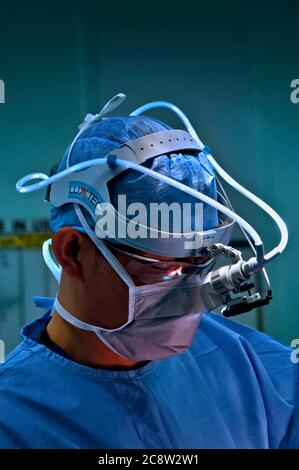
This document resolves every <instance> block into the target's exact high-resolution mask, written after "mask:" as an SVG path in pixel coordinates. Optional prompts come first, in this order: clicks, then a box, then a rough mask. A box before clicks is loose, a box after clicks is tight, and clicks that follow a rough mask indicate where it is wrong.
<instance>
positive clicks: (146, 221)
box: [95, 194, 203, 249]
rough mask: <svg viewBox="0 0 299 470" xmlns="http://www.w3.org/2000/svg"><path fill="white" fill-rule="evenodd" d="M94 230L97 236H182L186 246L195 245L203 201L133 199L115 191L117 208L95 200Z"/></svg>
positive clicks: (198, 242)
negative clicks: (136, 200)
mask: <svg viewBox="0 0 299 470" xmlns="http://www.w3.org/2000/svg"><path fill="white" fill-rule="evenodd" d="M95 206H96V207H95V214H96V217H97V219H98V220H97V222H96V227H95V232H96V235H97V237H98V238H101V239H105V238H118V239H127V238H131V239H136V238H143V239H146V238H150V239H153V238H183V239H184V246H185V248H187V249H197V248H200V247H201V246H202V241H203V236H202V232H203V204H202V203H193V204H192V203H183V204H179V203H177V202H173V203H171V204H167V203H166V202H160V203H157V202H152V203H149V204H146V205H145V204H143V203H141V202H134V203H130V204H128V205H127V200H126V195H124V194H120V195H118V204H117V208H114V206H113V205H112V204H111V203H108V202H107V203H101V202H97V203H96V204H95Z"/></svg>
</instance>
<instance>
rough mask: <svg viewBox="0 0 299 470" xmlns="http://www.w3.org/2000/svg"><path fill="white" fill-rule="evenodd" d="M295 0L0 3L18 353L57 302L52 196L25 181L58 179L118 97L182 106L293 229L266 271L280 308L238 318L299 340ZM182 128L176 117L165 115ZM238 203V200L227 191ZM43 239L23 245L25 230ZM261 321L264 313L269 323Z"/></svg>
mask: <svg viewBox="0 0 299 470" xmlns="http://www.w3.org/2000/svg"><path fill="white" fill-rule="evenodd" d="M298 20H299V4H298V2H297V1H296V0H286V1H277V0H272V1H271V2H267V1H264V2H263V1H251V2H249V1H248V2H240V1H225V2H224V1H217V0H215V1H214V2H203V1H201V0H199V1H197V2H184V3H181V4H178V3H176V2H173V3H171V2H167V1H165V2H155V1H152V2H150V3H148V2H147V3H142V2H135V1H130V2H121V1H119V2H102V1H100V0H87V1H83V0H72V1H71V0H62V1H58V0H52V1H51V2H43V3H41V2H40V1H36V0H28V1H26V2H22V1H11V2H9V3H8V2H7V3H5V4H3V3H2V4H1V6H0V23H1V27H0V79H2V80H3V81H4V83H5V104H0V156H1V172H0V200H1V205H0V219H1V220H0V232H1V233H0V338H2V339H3V340H4V341H5V343H6V350H7V351H9V350H10V349H11V348H12V347H13V346H14V345H15V344H16V343H17V342H18V340H19V328H20V326H21V325H22V324H24V323H25V322H26V321H29V320H30V319H32V318H34V317H36V316H37V315H38V311H37V310H36V309H35V307H34V306H33V303H32V296H33V295H51V294H52V295H53V294H54V293H55V289H56V286H55V281H53V280H52V279H51V277H50V275H49V274H48V272H47V270H46V268H45V267H44V266H43V263H42V259H41V254H40V248H38V247H39V245H40V243H41V242H40V238H39V236H40V235H38V234H40V233H41V234H42V235H41V238H42V237H44V236H45V235H43V232H45V231H47V227H46V225H47V217H48V207H47V205H46V204H45V203H44V202H43V194H42V193H33V194H29V195H23V196H21V195H19V194H17V193H16V192H15V189H14V187H15V182H16V180H17V179H18V178H19V177H21V176H23V175H24V174H27V173H29V172H32V171H44V172H48V170H49V169H50V167H51V166H52V165H53V164H55V163H56V162H57V161H58V160H59V158H60V157H61V156H62V154H63V152H64V150H65V148H66V146H67V145H68V143H69V142H70V141H71V139H72V138H73V136H74V135H75V133H76V132H77V126H78V124H79V123H80V122H82V120H83V118H84V116H85V114H86V113H87V112H92V113H93V112H97V111H98V110H99V109H100V108H101V107H102V105H103V104H104V103H105V102H106V101H107V100H108V99H110V98H111V97H112V96H113V95H114V94H116V93H117V92H120V91H121V92H124V93H126V94H127V96H128V98H127V101H126V102H125V103H124V104H123V105H122V108H121V110H120V113H122V114H126V113H129V112H131V111H132V110H133V109H135V108H136V107H137V106H139V105H141V104H144V103H145V102H148V101H152V100H157V99H163V100H168V101H172V102H174V103H175V104H177V105H178V106H179V107H181V108H182V109H183V110H184V111H185V112H186V114H187V115H188V117H189V118H190V120H191V122H192V123H193V124H194V126H195V127H196V128H197V129H198V131H199V135H200V137H201V138H202V140H203V141H204V142H205V143H206V144H207V145H209V146H210V147H211V148H212V150H213V153H214V155H215V157H216V158H217V159H218V160H219V162H220V164H222V165H223V166H224V168H226V169H227V171H228V172H230V173H231V174H232V175H233V176H234V177H235V178H236V179H237V180H238V181H240V182H241V183H242V184H243V185H245V186H246V187H248V188H249V189H251V190H253V191H254V192H255V193H256V194H257V195H259V196H260V197H262V198H263V199H265V200H266V201H267V202H268V203H269V204H270V205H272V206H273V207H274V208H275V209H276V210H277V211H278V212H279V213H280V214H281V215H282V216H283V218H284V219H285V220H286V221H287V224H288V226H289V230H290V241H289V245H288V248H287V250H286V252H285V253H284V254H283V255H282V257H281V258H279V259H277V260H276V261H274V262H273V263H272V264H271V265H270V267H269V275H270V277H271V280H272V286H273V291H274V300H273V302H272V303H271V305H270V306H269V307H268V308H265V309H264V310H263V312H259V321H257V317H256V312H253V313H252V314H247V315H246V317H244V319H243V320H242V321H245V322H248V323H249V324H254V325H256V326H257V327H259V328H262V329H264V330H265V331H266V332H267V333H269V334H271V335H273V336H274V337H276V338H278V339H279V340H281V341H283V342H287V343H289V342H290V340H291V339H293V338H298V337H299V318H298V310H299V301H298V297H297V295H296V294H297V291H298V281H297V268H296V267H297V263H298V260H299V258H298V244H299V231H298V209H297V204H298V181H297V178H298V169H299V160H298V150H299V137H298V119H299V103H298V104H297V105H296V104H293V103H292V102H291V100H290V93H291V88H290V83H291V81H292V80H293V79H294V78H299V61H298V45H299V39H298ZM155 115H156V116H157V117H158V118H160V119H162V120H163V119H164V120H167V122H169V123H170V124H171V125H174V126H177V125H178V121H176V119H175V117H174V116H173V115H172V114H170V113H168V112H166V111H163V112H162V111H161V112H160V111H159V112H158V113H156V114H155ZM230 194H231V193H230ZM232 201H233V203H234V204H235V205H237V207H238V208H239V210H240V212H241V213H243V214H244V215H245V216H246V217H247V218H248V220H249V221H250V222H252V223H253V224H254V226H255V227H256V228H257V230H258V231H259V232H260V233H261V235H262V236H263V238H264V239H265V242H266V247H268V248H271V247H272V245H273V243H276V242H277V241H278V232H277V229H276V227H275V226H274V224H272V222H271V220H270V219H269V218H267V217H266V216H265V215H264V214H263V213H262V212H261V211H259V210H257V209H255V208H252V206H251V205H250V204H249V203H247V202H244V201H242V200H241V198H240V196H239V195H237V196H236V195H234V194H232ZM22 233H30V234H32V233H36V234H37V236H36V238H34V237H33V238H32V237H31V238H29V241H27V242H24V240H23V241H22V240H21V241H20V239H19V238H16V236H15V235H18V234H22ZM261 316H262V317H261Z"/></svg>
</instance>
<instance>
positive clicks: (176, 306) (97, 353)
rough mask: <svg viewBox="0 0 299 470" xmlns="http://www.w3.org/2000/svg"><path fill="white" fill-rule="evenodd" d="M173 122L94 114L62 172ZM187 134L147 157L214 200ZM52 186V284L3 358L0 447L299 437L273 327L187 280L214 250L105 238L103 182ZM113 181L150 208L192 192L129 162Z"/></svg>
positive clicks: (212, 224)
mask: <svg viewBox="0 0 299 470" xmlns="http://www.w3.org/2000/svg"><path fill="white" fill-rule="evenodd" d="M170 130H171V128H170V127H169V126H168V125H166V124H164V123H162V122H160V121H157V120H155V119H152V118H149V117H146V116H116V117H110V118H104V119H100V120H97V121H95V122H94V123H93V124H92V125H90V126H89V127H87V128H86V129H85V130H84V131H83V132H82V133H81V134H80V135H79V137H78V138H77V139H76V141H75V142H74V143H73V145H72V146H71V147H70V148H69V149H68V150H67V151H66V153H65V155H64V157H63V158H62V160H61V162H60V164H59V166H58V168H57V169H56V173H59V172H62V171H64V170H65V169H67V168H69V167H71V166H73V165H76V164H78V163H80V162H85V161H89V160H92V159H96V158H104V157H105V156H107V155H108V154H110V155H111V154H113V152H114V151H115V152H117V151H118V149H120V148H123V146H124V144H126V143H132V142H133V144H132V145H134V141H136V142H139V141H138V139H141V138H143V137H148V136H152V135H153V136H154V135H155V134H156V133H161V132H165V131H170ZM159 135H160V134H159ZM161 142H162V141H161ZM161 145H162V144H161ZM192 146H193V147H194V145H193V144H192V145H190V147H191V148H189V147H188V146H187V144H186V149H185V150H184V149H181V150H180V151H176V152H174V151H171V152H167V153H165V154H160V155H157V156H155V157H152V158H148V159H147V160H146V161H144V162H143V163H142V165H144V166H146V167H147V168H149V169H152V170H154V171H156V172H158V173H160V174H162V175H165V176H168V177H170V178H173V179H174V180H176V181H179V182H182V183H184V184H185V185H187V186H188V187H190V188H193V189H195V190H197V191H201V192H202V193H204V194H205V195H207V196H209V197H210V198H212V199H214V200H216V199H217V184H216V179H215V173H214V170H213V167H212V165H211V164H210V162H209V161H208V159H207V156H206V154H205V153H204V152H202V151H200V150H198V149H197V150H196V146H195V148H192ZM140 153H142V151H141V150H140ZM110 163H111V168H112V170H113V168H114V167H113V164H114V163H115V162H114V161H113V158H112V159H111V162H110ZM107 168H108V167H107ZM94 171H96V170H94ZM99 171H101V170H99ZM109 171H110V170H109ZM93 176H94V175H92V176H91V177H90V178H91V179H92V178H93ZM71 178H72V182H73V183H74V182H76V181H79V182H80V181H81V180H80V175H79V174H78V173H74V174H73V175H72V176H71ZM80 184H81V183H80ZM79 186H80V185H79ZM57 187H58V186H57ZM57 187H56V189H55V187H54V185H52V187H51V188H50V190H49V192H50V196H49V199H50V201H51V227H52V230H53V232H54V234H53V239H52V248H53V251H54V253H55V257H56V260H57V262H58V263H59V265H60V267H61V275H59V279H60V283H59V289H58V293H57V296H56V299H55V300H54V301H53V300H52V301H49V300H47V301H46V300H44V301H43V302H44V306H47V305H48V311H47V313H45V314H44V315H43V316H41V317H40V318H38V319H36V320H34V321H33V322H31V323H29V324H28V325H26V326H25V327H24V328H23V329H22V336H23V340H22V342H21V343H20V344H19V345H18V346H17V348H16V349H15V350H14V351H13V352H12V353H11V354H10V355H9V356H8V357H7V359H6V362H5V363H4V364H3V365H2V366H1V367H0V391H1V394H0V446H1V447H2V448H77V449H78V448H80V449H83V448H101V449H103V448H108V449H125V448H138V449H151V448H155V449H156V448H160V449H167V448H168V449H175V448H227V449H240V448H254V449H259V448H266V449H267V448H298V447H299V401H298V390H299V388H298V365H296V364H294V363H293V362H292V361H291V350H290V349H289V348H288V347H286V346H284V345H282V344H281V343H279V342H277V341H275V340H274V339H272V338H271V337H269V336H267V335H265V334H263V333H261V332H259V331H256V330H254V329H252V328H249V327H247V326H243V325H240V324H238V323H236V322H234V321H231V320H228V319H226V318H224V317H221V316H220V315H218V314H214V313H209V312H207V311H203V310H202V307H201V304H200V301H199V300H198V295H197V294H196V293H197V290H196V284H194V283H195V280H194V279H197V277H198V276H199V277H203V276H204V275H206V274H207V273H208V272H209V271H210V270H211V269H212V268H213V261H212V260H211V259H210V258H209V256H208V252H207V251H205V252H204V251H203V252H202V253H197V256H185V257H184V256H183V253H182V252H181V253H179V252H175V251H174V250H173V249H172V247H171V244H170V243H168V247H169V250H168V251H167V249H166V248H167V244H164V245H163V249H159V248H158V244H157V243H156V239H153V240H149V241H147V242H146V243H147V244H146V245H145V246H142V244H140V245H138V243H139V242H138V241H136V239H133V238H132V239H131V240H129V239H124V240H122V241H121V240H119V239H118V240H113V238H112V237H110V238H109V239H107V240H104V239H103V240H99V238H98V237H97V235H96V234H97V227H96V222H95V220H94V218H93V217H92V216H91V214H92V212H91V204H90V201H91V202H92V201H95V200H96V199H97V197H98V193H97V188H95V187H94V186H93V185H92V184H90V185H87V183H86V184H85V185H83V186H82V185H81V186H80V188H81V189H79V190H78V191H77V193H76V202H75V203H74V199H72V197H73V196H70V202H65V201H64V203H63V204H61V203H59V201H58V199H59V197H60V189H59V188H58V189H57ZM66 187H67V188H68V191H70V192H71V189H70V188H71V187H72V186H71V182H70V181H68V185H67V186H66ZM72 188H73V189H72V191H73V192H75V186H73V187H72ZM82 188H83V189H82ZM107 188H108V191H109V196H110V202H111V204H112V205H113V206H114V207H116V206H117V203H118V196H119V195H125V196H126V203H127V205H129V204H134V203H142V204H144V205H145V206H146V207H149V205H150V203H152V202H157V203H161V202H166V203H168V204H171V203H172V202H178V203H179V204H180V205H181V206H182V205H183V204H186V203H192V204H194V203H195V202H196V200H195V198H193V197H192V196H191V195H188V194H186V193H183V192H181V191H179V190H178V189H176V188H174V187H171V186H170V185H168V184H167V183H163V182H162V181H159V180H157V179H155V178H152V177H151V176H150V175H149V174H143V173H139V172H137V171H135V170H133V169H127V170H125V171H121V172H119V173H118V174H116V176H115V177H113V178H111V179H109V181H108V183H107ZM100 189H101V188H98V190H99V191H100ZM102 189H103V188H102ZM55 191H56V192H57V194H56V195H55ZM51 193H52V195H51ZM57 201H58V202H57ZM87 201H89V202H87ZM197 202H198V201H197ZM89 209H90V210H89ZM192 217H193V216H192ZM192 217H191V219H192V220H191V225H192V227H193V228H194V226H195V223H196V221H195V219H194V217H193V218H192ZM202 217H203V220H202V225H203V227H202V228H203V231H209V230H213V229H215V228H216V227H220V226H221V224H222V220H223V219H222V216H221V214H220V213H219V211H217V209H215V208H213V207H211V206H210V205H208V204H203V211H202ZM158 228H159V227H158ZM170 228H173V227H172V225H171V224H170ZM162 242H163V240H162V241H161V243H162ZM228 242H229V240H226V244H228ZM151 243H152V245H151ZM175 255H177V256H175ZM41 303H42V301H41V300H40V304H41Z"/></svg>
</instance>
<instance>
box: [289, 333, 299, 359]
mask: <svg viewBox="0 0 299 470" xmlns="http://www.w3.org/2000/svg"><path fill="white" fill-rule="evenodd" d="M290 346H291V348H292V349H294V351H292V352H291V362H292V363H293V364H298V363H299V339H293V340H292V341H291V344H290Z"/></svg>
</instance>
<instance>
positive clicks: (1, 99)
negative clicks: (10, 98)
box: [0, 78, 5, 104]
mask: <svg viewBox="0 0 299 470" xmlns="http://www.w3.org/2000/svg"><path fill="white" fill-rule="evenodd" d="M4 103H5V83H4V81H3V80H1V78H0V104H4Z"/></svg>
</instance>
